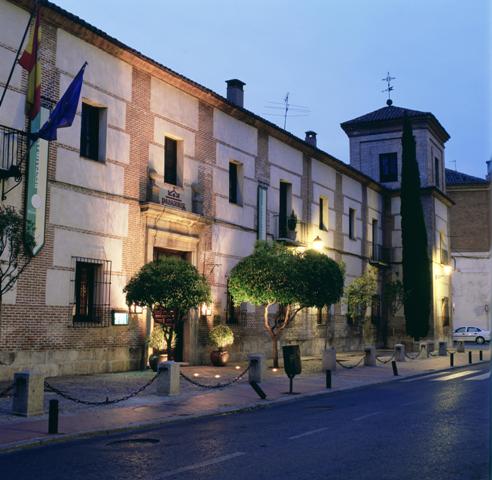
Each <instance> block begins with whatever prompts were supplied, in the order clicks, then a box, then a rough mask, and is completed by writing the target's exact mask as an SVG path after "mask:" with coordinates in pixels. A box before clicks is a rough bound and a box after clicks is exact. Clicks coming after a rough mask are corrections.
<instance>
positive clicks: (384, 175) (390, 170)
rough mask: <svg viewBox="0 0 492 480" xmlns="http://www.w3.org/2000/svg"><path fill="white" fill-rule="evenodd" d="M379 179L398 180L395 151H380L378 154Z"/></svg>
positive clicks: (381, 180) (386, 180) (384, 180)
mask: <svg viewBox="0 0 492 480" xmlns="http://www.w3.org/2000/svg"><path fill="white" fill-rule="evenodd" d="M379 181H380V182H397V181H398V156H397V154H396V152H392V153H381V154H380V155H379Z"/></svg>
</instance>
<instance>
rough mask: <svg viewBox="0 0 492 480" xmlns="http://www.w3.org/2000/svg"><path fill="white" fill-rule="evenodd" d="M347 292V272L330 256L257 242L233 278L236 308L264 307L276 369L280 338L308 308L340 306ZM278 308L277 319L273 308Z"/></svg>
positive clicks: (231, 285) (234, 270)
mask: <svg viewBox="0 0 492 480" xmlns="http://www.w3.org/2000/svg"><path fill="white" fill-rule="evenodd" d="M342 291H343V271H342V269H341V268H340V266H339V265H338V264H337V263H336V262H335V261H333V260H331V259H330V258H329V257H327V256H326V255H323V254H321V253H318V252H315V251H312V250H308V251H306V252H304V253H303V254H296V253H294V252H292V251H291V250H289V249H287V248H286V247H285V246H283V245H281V244H279V243H268V242H257V244H256V246H255V250H254V252H253V253H252V254H251V255H249V256H248V257H245V258H243V259H242V260H241V261H240V262H239V263H238V264H237V265H236V266H235V267H234V268H233V269H232V270H231V273H230V277H229V292H230V294H231V296H232V298H233V301H234V303H235V304H238V303H242V302H248V303H251V304H253V305H264V314H263V325H264V327H265V330H266V331H267V332H268V335H269V336H270V338H271V340H272V357H273V366H274V367H276V368H278V341H279V339H280V336H281V334H282V332H283V330H284V329H285V327H287V325H289V324H290V323H291V322H292V320H293V319H294V318H295V316H296V314H297V313H298V312H299V311H300V310H302V309H303V308H306V307H318V308H322V307H324V306H327V305H330V304H332V303H336V302H337V301H338V300H339V298H340V297H341V295H342ZM275 304H277V305H278V307H279V308H278V309H277V313H276V314H275V315H270V307H272V306H273V305H275Z"/></svg>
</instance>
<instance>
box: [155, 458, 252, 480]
mask: <svg viewBox="0 0 492 480" xmlns="http://www.w3.org/2000/svg"><path fill="white" fill-rule="evenodd" d="M243 455H246V452H235V453H231V454H229V455H222V456H221V457H216V458H212V459H210V460H205V461H204V462H200V463H194V464H193V465H188V466H187V467H181V468H177V469H176V470H171V471H169V472H166V473H164V474H162V475H159V476H158V477H157V478H158V479H160V478H168V477H173V476H174V475H177V474H178V473H184V472H189V471H190V470H197V469H198V468H203V467H208V466H209V465H215V464H216V463H222V462H226V461H227V460H232V459H233V458H236V457H242V456H243Z"/></svg>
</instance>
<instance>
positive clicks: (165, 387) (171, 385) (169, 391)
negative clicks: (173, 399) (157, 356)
mask: <svg viewBox="0 0 492 480" xmlns="http://www.w3.org/2000/svg"><path fill="white" fill-rule="evenodd" d="M157 372H158V373H159V376H158V377H157V380H156V382H157V395H162V396H171V395H179V363H176V362H161V363H159V365H157Z"/></svg>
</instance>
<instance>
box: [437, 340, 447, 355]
mask: <svg viewBox="0 0 492 480" xmlns="http://www.w3.org/2000/svg"><path fill="white" fill-rule="evenodd" d="M439 356H440V357H447V356H448V343H447V342H439Z"/></svg>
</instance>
